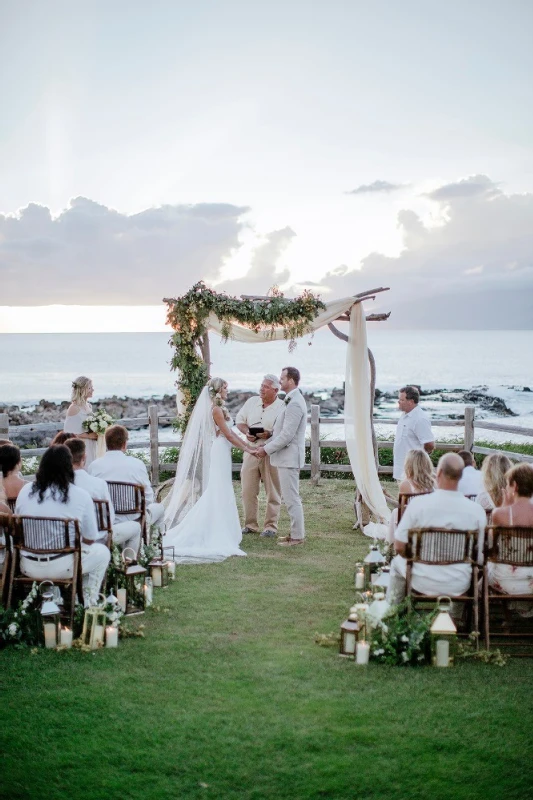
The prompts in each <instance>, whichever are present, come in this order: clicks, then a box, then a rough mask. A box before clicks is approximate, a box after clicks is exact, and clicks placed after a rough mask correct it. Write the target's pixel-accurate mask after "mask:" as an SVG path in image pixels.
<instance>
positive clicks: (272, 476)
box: [235, 375, 283, 537]
mask: <svg viewBox="0 0 533 800" xmlns="http://www.w3.org/2000/svg"><path fill="white" fill-rule="evenodd" d="M279 385H280V384H279V380H278V378H277V377H276V376H275V375H265V377H264V378H263V382H262V383H261V387H260V389H259V395H258V396H257V395H255V396H254V397H250V398H249V399H248V400H247V401H246V403H245V404H244V405H243V407H242V408H241V410H240V411H239V413H238V414H237V419H236V420H235V424H236V425H237V428H238V429H239V430H240V431H241V433H244V435H245V436H246V439H247V440H248V442H249V443H250V444H251V445H252V447H259V445H261V444H264V443H265V440H267V439H270V437H271V436H272V430H273V429H274V423H275V421H276V418H277V416H278V414H279V413H280V411H281V409H282V408H283V400H280V399H279V397H278V391H279ZM261 481H262V482H263V485H264V487H265V493H266V500H267V506H266V513H265V524H264V526H263V530H262V532H261V536H265V537H274V536H277V533H278V519H279V512H280V508H281V488H280V483H279V476H278V470H277V468H276V467H273V466H272V465H271V463H270V458H269V456H266V458H256V457H255V456H253V455H251V454H250V453H244V455H243V463H242V471H241V484H242V501H243V506H244V528H243V529H242V532H243V534H244V533H259V531H260V527H259V522H258V507H259V489H260V486H261Z"/></svg>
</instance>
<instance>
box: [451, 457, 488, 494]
mask: <svg viewBox="0 0 533 800" xmlns="http://www.w3.org/2000/svg"><path fill="white" fill-rule="evenodd" d="M457 455H458V456H460V457H461V458H462V459H463V462H464V465H465V467H464V469H463V474H462V475H461V480H460V481H459V485H458V487H457V489H458V490H459V491H460V492H462V493H463V494H465V495H478V494H479V493H480V492H482V491H483V476H482V474H481V472H479V471H478V470H477V469H476V462H475V461H474V456H473V455H472V453H471V452H470V450H459V452H458V453H457Z"/></svg>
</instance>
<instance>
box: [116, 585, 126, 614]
mask: <svg viewBox="0 0 533 800" xmlns="http://www.w3.org/2000/svg"><path fill="white" fill-rule="evenodd" d="M117 600H118V604H119V606H120V607H121V609H122V610H123V611H126V590H125V589H117Z"/></svg>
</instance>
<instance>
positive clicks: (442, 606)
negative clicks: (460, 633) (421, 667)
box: [430, 597, 457, 667]
mask: <svg viewBox="0 0 533 800" xmlns="http://www.w3.org/2000/svg"><path fill="white" fill-rule="evenodd" d="M437 606H438V609H439V613H438V614H437V616H436V617H435V619H434V620H433V622H432V624H431V628H430V633H431V661H432V664H433V666H434V667H450V666H452V664H453V662H454V657H455V650H456V648H457V628H456V627H455V623H454V621H453V619H452V617H451V614H450V610H451V607H452V601H451V599H450V598H449V597H439V598H438V599H437Z"/></svg>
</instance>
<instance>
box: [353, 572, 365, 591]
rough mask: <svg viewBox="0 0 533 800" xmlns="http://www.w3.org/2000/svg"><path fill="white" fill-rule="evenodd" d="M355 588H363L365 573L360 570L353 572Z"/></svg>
mask: <svg viewBox="0 0 533 800" xmlns="http://www.w3.org/2000/svg"><path fill="white" fill-rule="evenodd" d="M355 588H356V589H364V588H365V573H364V572H363V571H362V570H361V571H360V572H356V573H355Z"/></svg>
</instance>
